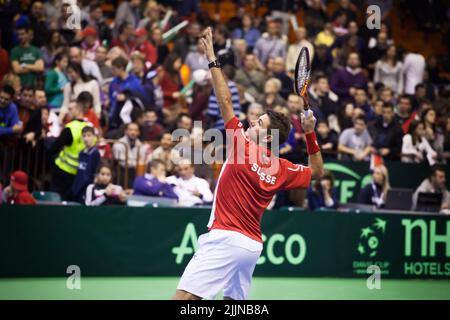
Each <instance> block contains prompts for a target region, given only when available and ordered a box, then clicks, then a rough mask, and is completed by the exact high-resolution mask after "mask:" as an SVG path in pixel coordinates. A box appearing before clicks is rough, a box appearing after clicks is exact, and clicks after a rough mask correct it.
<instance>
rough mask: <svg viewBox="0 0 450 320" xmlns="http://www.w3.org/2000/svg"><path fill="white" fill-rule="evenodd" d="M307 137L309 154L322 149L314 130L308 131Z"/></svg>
mask: <svg viewBox="0 0 450 320" xmlns="http://www.w3.org/2000/svg"><path fill="white" fill-rule="evenodd" d="M305 138H306V152H308V155H312V154H315V153H317V152H319V151H320V147H319V144H318V143H317V138H316V133H315V132H314V131H313V132H310V133H306V134H305Z"/></svg>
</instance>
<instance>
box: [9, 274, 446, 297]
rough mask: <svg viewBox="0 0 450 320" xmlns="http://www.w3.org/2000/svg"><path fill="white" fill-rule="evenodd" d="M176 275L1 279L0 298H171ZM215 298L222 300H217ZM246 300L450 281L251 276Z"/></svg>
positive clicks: (419, 288)
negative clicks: (376, 283) (75, 283)
mask: <svg viewBox="0 0 450 320" xmlns="http://www.w3.org/2000/svg"><path fill="white" fill-rule="evenodd" d="M177 283H178V278H176V277H104V278H97V277H92V278H91V277H85V278H81V289H79V290H69V289H67V288H66V278H20V279H19V278H15V279H0V299H2V300H6V299H88V300H89V299H144V300H145V299H148V300H152V299H161V300H165V299H170V297H171V296H172V295H173V293H174V290H175V288H176V285H177ZM217 298H218V299H220V298H221V296H218V297H217ZM250 299H256V300H258V299H287V300H291V299H292V300H297V299H298V300H308V299H325V300H327V299H369V300H371V299H450V281H442V280H440V281H438V280H392V279H390V280H383V279H381V289H378V290H377V289H374V290H369V289H368V288H367V286H366V279H337V278H266V277H265V278H254V280H253V286H252V289H251V292H250Z"/></svg>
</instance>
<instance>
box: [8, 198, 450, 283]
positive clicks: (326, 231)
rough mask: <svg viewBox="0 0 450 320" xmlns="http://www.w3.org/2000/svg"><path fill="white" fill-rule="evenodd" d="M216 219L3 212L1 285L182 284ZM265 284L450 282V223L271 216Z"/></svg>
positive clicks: (68, 210)
mask: <svg viewBox="0 0 450 320" xmlns="http://www.w3.org/2000/svg"><path fill="white" fill-rule="evenodd" d="M208 219H209V210H205V209H173V208H150V207H149V208H129V207H97V208H94V207H63V206H60V207H59V206H48V207H46V206H37V207H36V206H2V207H1V210H0V237H1V239H0V249H1V252H2V263H1V264H0V277H28V276H65V275H66V270H67V268H68V266H71V265H76V266H79V268H80V269H81V270H82V271H83V275H85V276H131V275H136V276H180V275H181V274H182V272H183V270H184V268H185V266H186V265H187V263H188V262H189V260H190V259H191V257H192V256H193V254H194V252H195V251H196V250H197V248H198V242H197V239H198V236H199V235H200V234H202V233H205V232H207V229H206V224H207V222H208ZM262 229H263V240H264V249H263V251H262V254H261V256H260V258H259V260H258V263H257V266H256V269H255V275H256V276H277V277H279V276H286V277H288V276H289V277H292V276H295V277H301V276H305V277H306V276H307V277H319V276H326V277H367V268H368V267H369V266H373V265H376V266H378V267H379V268H380V272H381V276H382V277H386V278H436V279H450V217H448V216H442V215H441V216H438V215H429V216H428V215H427V216H424V215H398V214H391V215H389V214H374V213H371V214H364V213H360V214H351V213H338V212H327V211H320V212H289V211H268V212H266V214H265V215H264V217H263V222H262Z"/></svg>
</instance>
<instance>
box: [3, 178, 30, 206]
mask: <svg viewBox="0 0 450 320" xmlns="http://www.w3.org/2000/svg"><path fill="white" fill-rule="evenodd" d="M2 197H3V202H5V203H7V204H36V200H35V199H34V198H33V196H32V195H31V194H30V193H29V192H28V175H27V174H26V173H25V172H23V171H15V172H13V173H12V174H11V178H10V183H9V186H7V187H6V188H5V189H3V196H2Z"/></svg>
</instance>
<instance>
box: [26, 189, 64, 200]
mask: <svg viewBox="0 0 450 320" xmlns="http://www.w3.org/2000/svg"><path fill="white" fill-rule="evenodd" d="M32 195H33V198H35V199H36V200H37V201H51V202H60V201H61V195H60V194H59V193H58V192H52V191H33V193H32Z"/></svg>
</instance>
